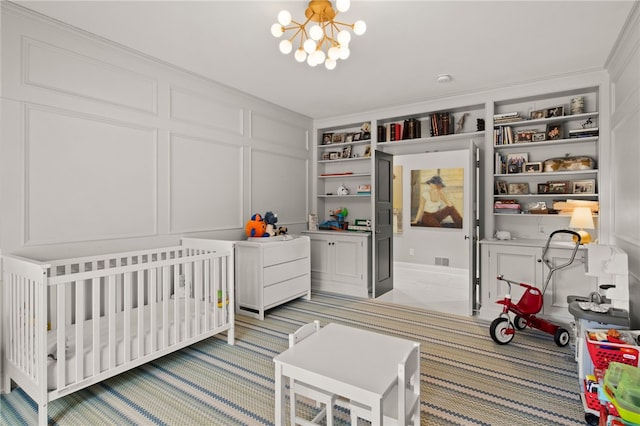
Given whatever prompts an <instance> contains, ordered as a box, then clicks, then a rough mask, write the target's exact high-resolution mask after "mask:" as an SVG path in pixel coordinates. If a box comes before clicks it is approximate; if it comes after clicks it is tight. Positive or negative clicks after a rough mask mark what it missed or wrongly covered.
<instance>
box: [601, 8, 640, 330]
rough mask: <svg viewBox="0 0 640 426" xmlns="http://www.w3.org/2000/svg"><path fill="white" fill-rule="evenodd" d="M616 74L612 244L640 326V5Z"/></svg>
mask: <svg viewBox="0 0 640 426" xmlns="http://www.w3.org/2000/svg"><path fill="white" fill-rule="evenodd" d="M608 69H609V73H610V75H611V159H610V161H611V179H610V182H609V186H608V190H609V191H610V192H611V194H612V204H613V214H612V215H611V225H610V226H611V229H612V244H614V245H616V246H618V247H620V248H622V249H623V250H624V251H626V252H627V255H628V258H629V303H630V313H631V328H632V329H638V328H640V220H639V219H638V212H640V185H639V182H640V168H638V164H640V7H639V6H638V3H637V2H636V4H635V6H634V9H633V11H632V13H631V15H630V17H629V22H628V24H627V26H626V28H625V31H624V32H623V33H622V36H621V38H620V40H619V44H618V45H617V46H616V49H615V50H614V51H613V52H612V55H611V57H610V59H609V63H608Z"/></svg>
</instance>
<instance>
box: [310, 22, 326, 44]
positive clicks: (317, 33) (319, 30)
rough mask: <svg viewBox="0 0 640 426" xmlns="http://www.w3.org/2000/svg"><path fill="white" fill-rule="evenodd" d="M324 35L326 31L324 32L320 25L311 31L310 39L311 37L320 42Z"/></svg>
mask: <svg viewBox="0 0 640 426" xmlns="http://www.w3.org/2000/svg"><path fill="white" fill-rule="evenodd" d="M323 35H324V31H322V28H320V25H318V24H316V25H314V26H313V27H311V28H310V29H309V37H311V38H312V39H313V40H315V41H318V40H320V39H321V38H322V36H323Z"/></svg>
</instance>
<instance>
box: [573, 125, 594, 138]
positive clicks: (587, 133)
mask: <svg viewBox="0 0 640 426" xmlns="http://www.w3.org/2000/svg"><path fill="white" fill-rule="evenodd" d="M598 134H599V129H598V128H597V127H591V128H588V129H575V130H569V139H574V138H591V137H594V136H598Z"/></svg>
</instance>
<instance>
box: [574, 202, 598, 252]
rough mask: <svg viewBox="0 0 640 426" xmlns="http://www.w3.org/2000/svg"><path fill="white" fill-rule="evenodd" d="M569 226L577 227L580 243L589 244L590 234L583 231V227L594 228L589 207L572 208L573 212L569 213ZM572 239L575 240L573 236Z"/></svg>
mask: <svg viewBox="0 0 640 426" xmlns="http://www.w3.org/2000/svg"><path fill="white" fill-rule="evenodd" d="M569 228H573V229H579V230H578V231H576V232H577V233H578V234H579V235H580V243H581V244H589V243H590V242H591V235H590V234H589V233H588V232H587V231H585V229H595V225H594V224H593V216H592V215H591V209H590V208H589V207H576V208H574V209H573V213H571V221H570V222H569ZM573 241H574V242H576V241H577V238H576V237H575V236H574V237H573Z"/></svg>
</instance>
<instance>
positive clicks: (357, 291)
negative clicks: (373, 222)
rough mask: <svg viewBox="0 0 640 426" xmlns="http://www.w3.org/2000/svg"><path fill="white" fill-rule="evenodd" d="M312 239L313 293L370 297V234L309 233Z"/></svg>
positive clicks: (307, 233) (306, 233)
mask: <svg viewBox="0 0 640 426" xmlns="http://www.w3.org/2000/svg"><path fill="white" fill-rule="evenodd" d="M303 234H305V235H308V236H309V237H310V238H311V286H312V288H313V290H320V291H328V292H332V293H340V294H345V295H350V296H360V297H369V295H370V293H371V279H370V275H369V265H370V263H369V261H370V260H369V259H370V257H371V235H370V234H369V233H365V232H362V233H361V232H340V231H307V232H303Z"/></svg>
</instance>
